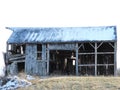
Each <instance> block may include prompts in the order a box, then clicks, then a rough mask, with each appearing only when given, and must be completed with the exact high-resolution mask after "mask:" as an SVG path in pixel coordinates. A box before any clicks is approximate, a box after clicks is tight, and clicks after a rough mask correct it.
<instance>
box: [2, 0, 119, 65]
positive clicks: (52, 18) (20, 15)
mask: <svg viewBox="0 0 120 90" xmlns="http://www.w3.org/2000/svg"><path fill="white" fill-rule="evenodd" d="M119 2H120V1H119V0H0V30H4V27H10V26H13V27H15V26H19V27H23V26H25V27H29V26H30V27H34V26H37V27H56V26H57V27H64V26H69V27H76V26H78V27H81V26H82V27H83V26H110V25H116V26H117V30H119V28H120V13H119V12H120V11H119V9H120V5H119ZM117 34H118V49H117V50H118V53H117V54H118V56H117V62H118V65H117V66H118V67H120V60H119V53H120V52H119V51H120V49H119V48H120V47H119V42H120V41H119V37H120V35H119V32H117ZM2 35H3V36H1V37H2V40H3V41H4V38H5V36H7V35H5V34H2ZM1 37H0V38H1ZM0 40H1V39H0ZM0 45H1V46H0V47H3V45H2V41H0Z"/></svg>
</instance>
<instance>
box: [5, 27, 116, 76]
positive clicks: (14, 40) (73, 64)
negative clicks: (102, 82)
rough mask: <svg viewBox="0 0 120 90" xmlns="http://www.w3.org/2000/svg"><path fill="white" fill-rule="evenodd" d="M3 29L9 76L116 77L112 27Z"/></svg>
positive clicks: (114, 40) (114, 30)
mask: <svg viewBox="0 0 120 90" xmlns="http://www.w3.org/2000/svg"><path fill="white" fill-rule="evenodd" d="M6 28H7V29H10V30H12V31H13V33H12V35H11V36H10V37H9V39H8V41H7V54H6V55H7V57H6V65H7V72H8V73H10V74H18V73H19V72H21V71H23V72H25V73H26V74H30V75H39V76H46V75H78V76H83V75H93V76H99V75H105V76H108V75H114V76H116V67H117V66H116V65H117V62H116V61H117V60H116V51H117V32H116V26H99V27H45V28H44V27H6Z"/></svg>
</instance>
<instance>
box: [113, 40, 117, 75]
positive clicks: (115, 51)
mask: <svg viewBox="0 0 120 90" xmlns="http://www.w3.org/2000/svg"><path fill="white" fill-rule="evenodd" d="M116 57H117V42H114V76H117V59H116Z"/></svg>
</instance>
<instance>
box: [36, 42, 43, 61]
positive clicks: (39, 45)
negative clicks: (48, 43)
mask: <svg viewBox="0 0 120 90" xmlns="http://www.w3.org/2000/svg"><path fill="white" fill-rule="evenodd" d="M37 60H42V44H37Z"/></svg>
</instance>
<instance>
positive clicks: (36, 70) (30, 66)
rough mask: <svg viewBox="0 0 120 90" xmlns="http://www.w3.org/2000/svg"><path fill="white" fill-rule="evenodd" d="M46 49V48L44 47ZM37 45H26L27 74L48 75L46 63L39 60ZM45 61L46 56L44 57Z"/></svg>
mask: <svg viewBox="0 0 120 90" xmlns="http://www.w3.org/2000/svg"><path fill="white" fill-rule="evenodd" d="M43 48H44V47H43ZM36 52H37V45H36V44H27V45H26V59H25V72H26V73H27V74H34V75H41V76H44V75H46V62H45V60H40V61H39V60H37V58H36V57H37V53H36ZM42 58H43V59H44V56H42Z"/></svg>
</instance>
